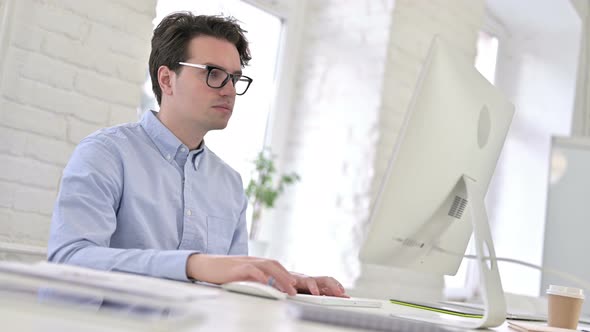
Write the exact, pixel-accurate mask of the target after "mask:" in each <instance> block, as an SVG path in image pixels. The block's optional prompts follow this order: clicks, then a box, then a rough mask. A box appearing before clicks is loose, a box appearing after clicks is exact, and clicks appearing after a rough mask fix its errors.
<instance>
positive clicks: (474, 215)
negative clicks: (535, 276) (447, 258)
mask: <svg viewBox="0 0 590 332" xmlns="http://www.w3.org/2000/svg"><path fill="white" fill-rule="evenodd" d="M457 185H458V189H459V190H460V191H461V190H464V192H465V193H466V197H467V200H468V204H469V210H470V212H471V222H472V224H473V241H474V245H475V251H476V255H477V259H476V260H477V269H478V271H479V278H480V279H479V280H480V291H481V296H482V300H483V304H484V315H483V318H482V319H481V320H479V321H475V322H473V323H472V324H467V325H463V326H465V327H471V328H485V327H495V326H499V325H501V324H502V323H504V321H505V320H506V300H505V299H504V290H503V288H502V281H501V280H500V272H499V271H498V262H497V261H496V252H495V250H494V244H493V241H492V233H491V231H490V224H489V222H488V216H487V214H486V208H485V204H484V198H485V192H483V191H482V190H481V186H479V185H478V184H477V183H476V181H475V180H473V179H472V178H470V177H469V176H467V175H463V176H462V178H461V180H459V183H458V184H457ZM466 323H467V322H466Z"/></svg>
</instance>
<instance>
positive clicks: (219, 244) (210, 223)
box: [207, 216, 235, 255]
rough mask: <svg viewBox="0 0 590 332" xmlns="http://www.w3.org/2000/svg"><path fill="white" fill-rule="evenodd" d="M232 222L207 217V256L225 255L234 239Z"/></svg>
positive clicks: (223, 218) (222, 218)
mask: <svg viewBox="0 0 590 332" xmlns="http://www.w3.org/2000/svg"><path fill="white" fill-rule="evenodd" d="M234 231H235V227H234V221H233V220H232V219H230V218H225V217H214V216H207V254H212V255H227V254H228V253H229V248H230V246H231V244H232V241H233V237H234Z"/></svg>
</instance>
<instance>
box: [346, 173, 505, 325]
mask: <svg viewBox="0 0 590 332" xmlns="http://www.w3.org/2000/svg"><path fill="white" fill-rule="evenodd" d="M453 193H454V194H457V195H458V196H460V197H466V199H467V201H468V210H469V213H470V214H471V216H470V217H471V223H472V226H473V241H474V245H475V249H476V255H477V259H476V261H477V268H478V271H479V276H480V286H479V288H480V292H481V297H482V300H483V304H484V313H483V317H482V318H481V319H476V318H464V319H457V317H453V319H448V320H447V319H443V318H439V317H440V316H436V317H435V316H433V318H427V317H425V316H422V315H421V316H419V317H418V316H416V317H413V316H412V315H408V314H403V315H402V316H403V317H404V318H409V319H416V320H420V321H429V322H433V323H437V324H444V325H451V326H454V327H461V328H468V329H474V328H487V327H496V326H499V325H501V324H502V323H503V322H504V321H505V320H506V301H505V299H504V291H503V289H502V282H501V280H500V273H499V271H498V266H497V262H496V253H495V251H494V245H493V242H492V235H491V231H490V227H489V223H488V218H487V214H486V210H485V205H484V198H485V193H484V192H482V190H481V186H479V184H478V183H476V181H474V180H473V179H472V178H470V177H469V176H466V175H463V176H462V177H461V179H459V181H458V182H457V185H456V186H455V190H454V191H453ZM455 254H456V253H455ZM442 279H443V278H442V276H433V275H428V274H424V273H419V272H415V271H410V270H403V269H395V268H392V267H388V266H379V265H369V264H363V266H362V273H361V276H360V277H359V279H358V280H357V282H356V284H355V288H354V289H351V290H350V291H349V294H350V295H352V296H356V297H371V298H384V297H385V296H387V297H388V298H396V299H401V300H408V301H409V302H411V300H414V301H433V300H434V301H438V300H440V299H442V289H443V287H444V281H443V280H442ZM406 282H407V283H406ZM347 291H348V290H347Z"/></svg>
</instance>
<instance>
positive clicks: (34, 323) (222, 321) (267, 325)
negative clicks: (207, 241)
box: [0, 285, 513, 332]
mask: <svg viewBox="0 0 590 332" xmlns="http://www.w3.org/2000/svg"><path fill="white" fill-rule="evenodd" d="M194 286H195V287H207V286H202V285H194ZM288 305H289V303H288V302H287V301H276V300H269V299H264V298H258V297H254V296H249V295H242V294H237V293H230V292H225V291H221V290H220V292H219V294H218V295H217V296H214V297H209V298H203V299H199V300H196V301H195V302H193V303H192V304H191V305H190V306H188V308H187V310H188V311H190V317H191V319H190V320H189V321H187V322H185V323H183V326H184V327H185V328H180V326H177V328H175V329H176V330H182V331H312V332H313V331H318V332H319V331H323V332H330V331H334V332H336V331H364V330H362V329H351V328H342V327H337V326H331V325H326V324H321V323H314V322H309V321H303V320H299V319H297V318H295V317H293V316H292V315H291V314H290V313H289V312H288V310H287V307H288ZM73 309H74V308H69V309H66V308H59V307H55V306H47V305H42V304H37V303H31V302H30V301H29V302H27V301H22V302H21V301H14V300H10V301H8V300H6V299H3V298H2V297H0V322H2V323H1V324H2V330H3V331H39V330H40V329H42V330H43V331H106V330H109V331H133V330H137V331H145V330H146V327H148V328H149V329H150V330H163V331H165V330H169V329H170V326H167V327H166V326H165V325H160V324H159V323H158V321H149V320H148V321H147V323H146V321H143V322H142V321H138V320H136V319H134V320H133V321H130V319H129V318H128V317H127V316H125V315H119V317H116V316H115V317H114V316H112V315H111V314H108V315H105V314H100V315H99V314H98V313H88V312H82V311H79V310H73ZM348 310H359V311H369V312H378V313H381V314H383V315H388V314H390V313H393V312H398V313H399V310H411V309H400V307H399V306H396V305H393V304H389V303H384V306H383V307H382V308H380V309H374V308H354V309H348ZM494 330H496V331H511V332H512V331H513V330H511V329H509V328H508V325H507V323H504V324H503V325H502V326H500V327H497V328H495V329H494Z"/></svg>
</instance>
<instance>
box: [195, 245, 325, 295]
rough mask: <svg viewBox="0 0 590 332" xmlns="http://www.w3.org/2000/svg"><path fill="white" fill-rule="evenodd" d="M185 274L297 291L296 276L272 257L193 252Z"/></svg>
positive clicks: (289, 291) (216, 282)
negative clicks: (253, 282)
mask: <svg viewBox="0 0 590 332" xmlns="http://www.w3.org/2000/svg"><path fill="white" fill-rule="evenodd" d="M186 275H187V276H188V277H190V278H193V279H196V280H200V281H205V282H209V283H213V284H224V283H227V282H231V281H257V282H260V283H263V284H269V285H271V286H274V287H276V288H278V289H279V290H281V291H283V292H285V293H287V294H289V295H295V294H296V293H297V290H296V289H295V285H296V284H297V277H295V276H293V275H291V273H289V271H287V270H286V269H285V268H284V267H283V266H282V265H281V264H280V263H279V262H277V261H275V260H272V259H265V258H258V257H250V256H217V255H205V254H193V255H191V256H190V257H189V259H188V261H187V263H186ZM322 285H324V284H322Z"/></svg>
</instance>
